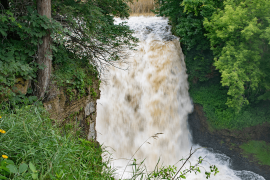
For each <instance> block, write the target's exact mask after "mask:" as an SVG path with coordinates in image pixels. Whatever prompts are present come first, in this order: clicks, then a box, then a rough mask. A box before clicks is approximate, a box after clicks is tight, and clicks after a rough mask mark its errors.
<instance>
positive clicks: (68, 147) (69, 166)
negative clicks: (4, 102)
mask: <svg viewBox="0 0 270 180" xmlns="http://www.w3.org/2000/svg"><path fill="white" fill-rule="evenodd" d="M1 116H2V118H1V119H0V127H1V129H4V130H5V131H6V133H5V134H1V135H0V142H1V149H0V154H5V155H7V156H8V160H10V161H9V162H11V161H13V162H14V166H12V167H10V166H9V167H10V168H8V167H7V168H8V169H9V170H11V168H12V169H13V170H14V173H11V174H8V175H7V174H2V173H3V172H2V170H1V172H0V174H1V175H2V176H6V177H12V178H13V179H32V178H34V177H33V176H35V177H36V176H38V179H74V178H75V179H89V177H91V178H92V179H109V178H110V177H111V174H110V173H107V172H109V171H110V169H108V168H107V167H106V166H107V165H106V163H105V162H102V158H101V154H102V153H103V152H104V151H103V150H102V149H101V147H100V146H99V145H98V144H96V143H94V142H89V141H87V140H83V139H77V138H75V137H73V136H70V135H69V134H66V135H63V134H61V133H60V130H59V129H58V128H56V127H55V126H53V125H52V122H51V120H50V119H49V118H48V117H47V115H46V114H45V110H43V109H42V108H41V107H35V106H26V107H23V108H20V109H16V110H15V111H14V112H13V113H10V112H8V111H6V110H2V111H1ZM1 161H5V160H1ZM31 163H32V165H31ZM21 164H26V165H29V166H28V167H29V168H27V171H25V170H24V169H25V167H21ZM24 166H25V165H24ZM20 167H21V168H20ZM6 170H7V169H5V171H6ZM13 170H12V171H13ZM23 170H24V171H23ZM19 172H22V173H19ZM33 174H36V175H33Z"/></svg>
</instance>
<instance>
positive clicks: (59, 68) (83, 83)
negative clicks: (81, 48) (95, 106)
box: [53, 45, 98, 100]
mask: <svg viewBox="0 0 270 180" xmlns="http://www.w3.org/2000/svg"><path fill="white" fill-rule="evenodd" d="M75 59H76V57H75V56H74V54H73V53H71V52H69V51H68V50H66V49H65V48H64V47H63V46H61V45H59V47H58V50H57V51H55V52H54V58H53V60H54V61H53V67H54V69H55V71H54V74H53V79H54V80H55V81H56V83H57V86H58V87H66V89H67V93H68V95H69V97H70V100H73V99H74V98H81V97H82V96H84V95H86V94H91V93H92V92H87V89H88V88H89V87H90V86H92V85H93V80H95V79H97V78H98V72H97V70H96V68H94V67H93V66H92V65H91V64H90V63H89V61H88V60H87V59H86V58H83V59H77V60H76V61H75ZM73 90H76V92H77V96H76V97H75V94H74V92H73Z"/></svg>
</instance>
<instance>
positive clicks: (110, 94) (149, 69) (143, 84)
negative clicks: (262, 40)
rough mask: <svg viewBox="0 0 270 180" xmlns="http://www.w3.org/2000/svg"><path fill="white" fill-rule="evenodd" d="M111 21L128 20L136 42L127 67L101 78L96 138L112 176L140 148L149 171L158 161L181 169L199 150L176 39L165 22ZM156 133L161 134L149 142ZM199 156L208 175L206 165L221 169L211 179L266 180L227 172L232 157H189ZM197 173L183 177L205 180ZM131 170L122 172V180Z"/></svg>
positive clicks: (202, 151)
mask: <svg viewBox="0 0 270 180" xmlns="http://www.w3.org/2000/svg"><path fill="white" fill-rule="evenodd" d="M115 20H116V22H115V23H121V22H123V21H127V25H129V26H130V27H131V28H132V29H133V30H134V31H135V36H136V37H138V38H139V40H140V42H139V44H138V47H136V49H137V50H136V51H130V56H129V58H127V59H125V63H119V64H118V67H110V68H109V71H108V72H107V73H105V74H103V76H102V77H101V78H102V79H103V80H104V81H103V83H101V86H100V90H101V98H100V99H99V100H98V103H97V119H96V130H97V140H98V142H100V143H101V144H104V145H105V146H106V147H107V150H109V151H110V152H111V153H112V158H113V160H112V161H111V165H112V166H113V167H115V168H117V169H118V170H117V172H116V175H115V176H116V178H120V177H121V176H122V174H123V171H124V169H125V167H126V165H127V163H128V159H130V158H131V157H132V156H133V155H134V153H135V152H136V151H137V149H138V148H139V147H140V146H141V147H140V148H139V150H138V151H137V152H136V154H135V155H134V158H136V159H137V161H142V160H144V159H145V161H144V163H145V165H146V167H147V170H148V171H151V170H153V169H154V168H155V165H156V164H157V162H158V160H159V159H160V164H163V165H176V166H177V167H179V166H181V165H182V164H181V163H177V162H178V161H179V160H180V159H182V158H183V157H184V158H185V157H187V156H188V155H189V152H190V148H191V147H192V148H193V150H194V149H197V148H201V147H200V146H198V145H195V144H192V139H191V138H192V137H191V135H190V132H189V129H188V122H187V118H188V114H189V113H191V112H192V111H193V105H192V102H191V99H190V97H189V93H188V88H189V86H188V81H187V74H186V66H185V61H184V55H183V53H182V49H181V47H180V43H179V39H178V38H177V37H175V36H173V35H172V34H171V32H170V26H169V25H168V20H167V19H165V18H161V17H142V16H141V17H131V18H130V19H128V20H121V19H115ZM123 69H126V70H123ZM156 133H162V134H158V135H157V138H151V137H152V136H153V135H155V134H156ZM147 139H148V140H147ZM146 140H147V141H146ZM145 141H146V142H145ZM144 142H145V143H144ZM200 156H201V157H205V161H204V163H203V164H202V166H203V167H204V168H205V169H206V170H207V171H208V170H209V164H213V165H216V166H217V167H218V169H219V173H218V174H217V175H216V176H211V178H210V179H211V180H230V179H231V180H240V179H242V180H264V178H263V177H262V176H259V175H257V174H255V173H253V172H250V171H235V170H233V169H231V168H230V158H228V157H227V156H225V155H223V154H217V153H212V152H210V151H208V150H207V149H205V148H201V149H199V150H198V151H197V152H196V153H195V154H194V155H193V156H192V158H191V159H190V161H191V163H192V164H195V163H196V162H197V160H198V158H199V157H200ZM130 163H131V162H130ZM201 169H202V173H198V174H197V175H195V174H194V173H191V174H188V175H187V179H189V180H201V179H205V175H204V169H203V168H201ZM130 171H131V169H130V167H128V168H127V169H126V170H125V174H124V176H125V177H126V178H128V176H129V172H130Z"/></svg>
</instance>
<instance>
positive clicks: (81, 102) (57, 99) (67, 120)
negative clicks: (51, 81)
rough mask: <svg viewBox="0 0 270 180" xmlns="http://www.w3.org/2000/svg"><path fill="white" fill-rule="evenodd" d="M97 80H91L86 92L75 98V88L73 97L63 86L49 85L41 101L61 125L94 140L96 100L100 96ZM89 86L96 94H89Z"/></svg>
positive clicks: (51, 116) (52, 117)
mask: <svg viewBox="0 0 270 180" xmlns="http://www.w3.org/2000/svg"><path fill="white" fill-rule="evenodd" d="M98 84H99V82H98V80H96V81H94V82H93V86H91V87H89V88H88V89H87V91H86V94H85V95H84V96H83V97H81V98H77V92H76V90H73V91H74V92H73V96H74V98H72V100H71V98H70V96H69V95H68V94H67V93H66V91H65V88H58V87H56V86H53V87H51V89H50V91H49V93H48V97H47V98H46V100H45V101H44V102H43V105H44V107H45V108H46V110H47V111H48V112H49V114H50V118H51V119H53V120H55V121H57V123H60V124H61V126H62V127H68V128H70V130H72V131H74V132H77V131H79V132H80V133H81V134H80V135H82V136H84V137H87V139H88V140H96V130H95V129H96V128H95V126H96V115H97V113H96V104H97V103H96V102H97V99H99V97H100V90H99V85H98ZM91 88H93V89H94V91H95V93H96V95H95V96H93V95H91Z"/></svg>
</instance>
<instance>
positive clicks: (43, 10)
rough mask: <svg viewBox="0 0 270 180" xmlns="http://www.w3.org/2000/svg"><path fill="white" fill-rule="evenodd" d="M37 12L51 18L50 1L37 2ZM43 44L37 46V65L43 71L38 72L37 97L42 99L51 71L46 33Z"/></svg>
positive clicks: (48, 37)
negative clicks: (40, 66)
mask: <svg viewBox="0 0 270 180" xmlns="http://www.w3.org/2000/svg"><path fill="white" fill-rule="evenodd" d="M37 10H38V13H39V14H40V15H42V16H44V15H45V16H47V17H48V18H51V0H37ZM42 41H43V43H42V44H41V45H39V46H38V59H37V63H38V64H40V65H42V66H43V67H44V69H39V70H38V83H37V96H38V97H39V98H43V97H44V95H45V92H46V90H48V86H49V83H50V76H51V69H52V60H51V59H52V50H51V48H50V45H51V37H50V33H49V32H48V34H47V35H45V36H44V37H42Z"/></svg>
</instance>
